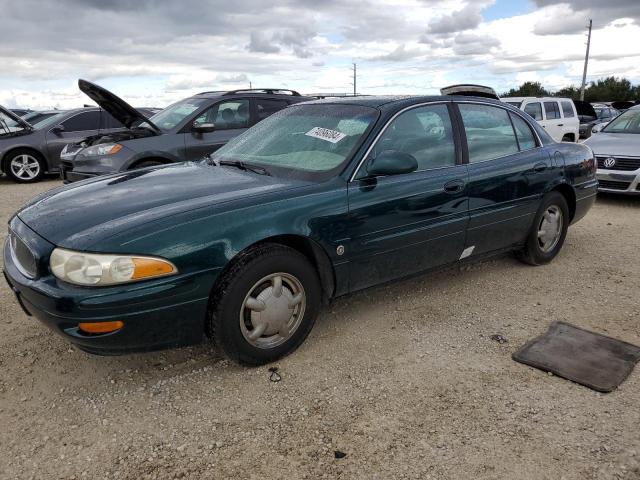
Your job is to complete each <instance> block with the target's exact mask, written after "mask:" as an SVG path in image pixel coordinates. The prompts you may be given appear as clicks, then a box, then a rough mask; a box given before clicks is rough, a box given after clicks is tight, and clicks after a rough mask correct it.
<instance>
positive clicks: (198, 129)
mask: <svg viewBox="0 0 640 480" xmlns="http://www.w3.org/2000/svg"><path fill="white" fill-rule="evenodd" d="M215 129H216V124H215V123H195V122H194V123H193V126H192V127H191V131H192V132H195V133H211V132H213V131H214V130H215Z"/></svg>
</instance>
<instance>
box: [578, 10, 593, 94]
mask: <svg viewBox="0 0 640 480" xmlns="http://www.w3.org/2000/svg"><path fill="white" fill-rule="evenodd" d="M592 26H593V20H592V19H589V34H588V36H587V54H586V55H585V56H584V71H583V72H582V87H581V88H580V100H581V101H583V102H584V89H585V87H586V85H587V65H588V64H589V48H591V27H592Z"/></svg>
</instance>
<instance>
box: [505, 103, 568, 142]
mask: <svg viewBox="0 0 640 480" xmlns="http://www.w3.org/2000/svg"><path fill="white" fill-rule="evenodd" d="M500 100H502V101H503V102H506V103H508V104H510V105H513V106H514V107H518V108H519V109H520V110H524V111H525V112H527V113H528V114H529V115H531V116H532V117H533V118H534V119H535V120H536V121H537V122H538V123H539V124H540V125H541V126H542V128H544V129H545V130H546V131H547V133H548V134H549V135H551V137H552V138H553V139H554V140H555V141H556V142H561V141H562V142H577V141H578V138H579V132H580V120H579V119H578V114H577V112H576V106H575V105H574V103H573V100H571V99H570V98H556V97H503V98H501V99H500Z"/></svg>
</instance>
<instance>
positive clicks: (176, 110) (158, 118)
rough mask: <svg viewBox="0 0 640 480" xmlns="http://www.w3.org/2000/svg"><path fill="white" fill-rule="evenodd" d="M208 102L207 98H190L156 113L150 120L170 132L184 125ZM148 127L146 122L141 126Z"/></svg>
mask: <svg viewBox="0 0 640 480" xmlns="http://www.w3.org/2000/svg"><path fill="white" fill-rule="evenodd" d="M207 101H208V100H207V99H206V98H189V99H187V100H181V101H180V102H177V103H174V104H173V105H169V106H168V107H167V108H165V109H164V110H162V111H160V112H158V113H156V114H155V115H154V116H153V117H151V118H149V120H151V121H152V122H153V124H154V125H156V126H157V127H158V128H159V129H160V130H162V131H164V132H168V131H169V130H172V129H174V128H175V127H176V126H177V125H178V124H180V123H182V122H183V121H184V119H185V118H187V117H188V116H189V115H191V114H192V113H193V112H195V111H196V110H198V109H199V108H200V107H202V106H203V105H204V104H205V103H206V102H207ZM145 126H147V123H146V122H143V123H141V124H140V127H145Z"/></svg>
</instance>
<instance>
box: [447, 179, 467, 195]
mask: <svg viewBox="0 0 640 480" xmlns="http://www.w3.org/2000/svg"><path fill="white" fill-rule="evenodd" d="M464 186H465V183H464V182H463V181H462V180H451V181H450V182H447V183H445V184H444V191H445V192H446V193H450V194H454V193H459V192H461V191H462V190H463V189H464Z"/></svg>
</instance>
